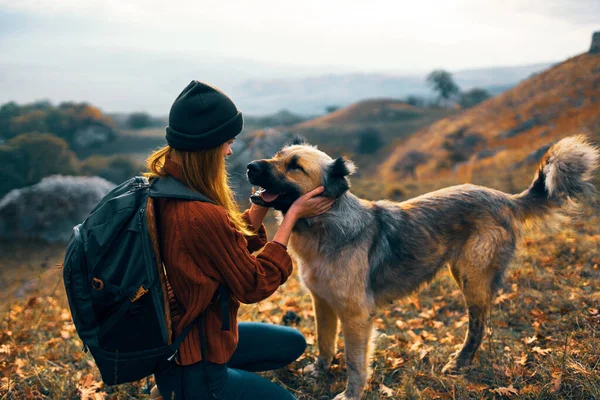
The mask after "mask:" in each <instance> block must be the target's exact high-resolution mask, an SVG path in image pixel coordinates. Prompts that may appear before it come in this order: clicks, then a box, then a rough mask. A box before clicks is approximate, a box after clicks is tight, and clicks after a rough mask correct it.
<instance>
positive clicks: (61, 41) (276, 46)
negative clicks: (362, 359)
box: [0, 0, 600, 72]
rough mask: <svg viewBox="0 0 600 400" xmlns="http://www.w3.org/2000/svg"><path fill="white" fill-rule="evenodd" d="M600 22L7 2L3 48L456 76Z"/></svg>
mask: <svg viewBox="0 0 600 400" xmlns="http://www.w3.org/2000/svg"><path fill="white" fill-rule="evenodd" d="M599 21H600V1H598V0H577V1H571V0H486V1H479V0H453V1H442V0H440V1H433V0H419V1H414V0H413V1H402V0H386V1H383V0H368V1H356V0H303V1H289V0H286V1H282V0H250V1H245V0H244V1H240V0H237V1H236V0H227V1H215V0H211V1H206V0H170V1H166V0H16V1H15V0H0V50H2V52H4V53H5V54H6V53H17V54H13V57H17V58H19V57H27V56H29V57H31V56H34V55H35V54H39V53H42V54H45V53H50V52H53V51H61V54H62V53H65V54H68V55H69V56H70V57H76V56H77V54H78V53H79V52H82V51H84V52H85V51H90V50H91V51H94V52H101V51H106V50H110V51H128V50H135V51H137V52H144V53H148V54H162V55H168V54H178V55H182V54H183V55H189V56H199V55H201V56H202V57H203V58H206V59H220V58H230V59H236V60H249V61H258V62H261V63H269V64H274V65H283V66H298V67H309V66H310V67H319V68H321V67H328V68H331V69H339V70H343V71H370V72H371V71H373V72H375V71H388V72H389V71H426V70H430V69H432V68H436V67H444V68H448V69H451V70H456V69H467V68H476V67H485V66H499V65H501V66H506V65H521V64H531V63H537V62H546V61H556V60H563V59H565V58H567V57H569V56H572V55H575V54H578V53H581V52H583V51H585V50H586V49H587V47H589V43H590V38H591V34H592V32H593V31H594V30H599V29H600V24H599V23H598V22H599Z"/></svg>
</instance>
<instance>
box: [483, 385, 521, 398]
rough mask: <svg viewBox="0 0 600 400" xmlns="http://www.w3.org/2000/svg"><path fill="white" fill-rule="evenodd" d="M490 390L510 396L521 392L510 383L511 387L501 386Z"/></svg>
mask: <svg viewBox="0 0 600 400" xmlns="http://www.w3.org/2000/svg"><path fill="white" fill-rule="evenodd" d="M490 392H492V393H497V394H501V395H503V396H508V397H510V396H512V395H515V394H519V391H518V390H517V389H515V388H514V387H513V385H510V386H509V387H501V388H498V389H491V390H490Z"/></svg>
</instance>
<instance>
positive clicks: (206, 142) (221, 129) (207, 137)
mask: <svg viewBox="0 0 600 400" xmlns="http://www.w3.org/2000/svg"><path fill="white" fill-rule="evenodd" d="M243 127H244V119H243V118H242V113H241V112H240V111H238V113H237V114H236V115H235V116H234V117H233V118H231V119H229V120H228V121H226V122H225V123H223V124H221V125H219V126H218V127H216V128H214V129H212V130H210V131H207V132H202V134H201V135H197V134H189V133H185V132H180V131H177V130H175V129H173V128H171V127H170V126H167V143H168V145H169V146H170V147H172V148H174V149H177V150H183V151H196V150H205V149H211V148H213V147H217V146H220V145H222V144H223V143H225V142H227V141H228V140H230V139H233V138H234V137H236V136H237V135H238V134H239V133H240V132H241V131H242V128H243Z"/></svg>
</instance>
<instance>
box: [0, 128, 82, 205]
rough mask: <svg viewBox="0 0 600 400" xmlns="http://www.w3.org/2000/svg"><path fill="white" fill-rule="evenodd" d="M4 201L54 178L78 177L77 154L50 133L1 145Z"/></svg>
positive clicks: (25, 136)
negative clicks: (14, 191) (17, 191)
mask: <svg viewBox="0 0 600 400" xmlns="http://www.w3.org/2000/svg"><path fill="white" fill-rule="evenodd" d="M0 157H2V162H1V163H0V197H2V196H4V195H5V194H6V193H8V192H9V191H10V190H12V189H16V188H21V187H25V186H31V185H34V184H36V183H38V182H39V181H41V180H42V178H44V177H46V176H50V175H56V174H61V175H75V174H78V172H79V169H78V162H77V157H76V156H75V154H74V153H73V152H72V151H71V150H69V145H68V144H67V142H65V141H64V140H63V139H61V138H59V137H56V136H54V135H51V134H49V133H37V132H33V133H25V134H23V135H19V136H17V137H15V138H12V139H10V140H9V141H8V142H6V144H4V145H0Z"/></svg>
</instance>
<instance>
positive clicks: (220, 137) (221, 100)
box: [167, 81, 244, 151]
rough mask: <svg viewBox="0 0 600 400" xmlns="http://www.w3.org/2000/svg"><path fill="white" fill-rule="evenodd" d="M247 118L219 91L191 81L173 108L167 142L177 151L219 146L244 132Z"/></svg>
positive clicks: (170, 113)
mask: <svg viewBox="0 0 600 400" xmlns="http://www.w3.org/2000/svg"><path fill="white" fill-rule="evenodd" d="M243 126H244V119H243V118H242V113H241V112H239V111H238V109H237V108H236V106H235V104H233V101H231V99H230V98H229V97H228V96H227V95H226V94H225V93H223V92H222V91H220V90H219V89H217V88H215V87H213V86H210V85H207V84H206V83H202V82H198V81H192V82H190V84H189V85H187V87H186V88H185V89H183V92H181V94H180V95H179V96H177V99H175V102H174V103H173V105H172V106H171V111H170V112H169V126H167V143H168V144H169V146H171V147H173V148H174V149H177V150H184V151H196V150H202V149H210V148H213V147H217V146H219V145H221V144H223V143H225V142H227V141H228V140H230V139H232V138H234V137H235V136H236V135H237V134H239V133H240V132H241V131H242V127H243Z"/></svg>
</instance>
